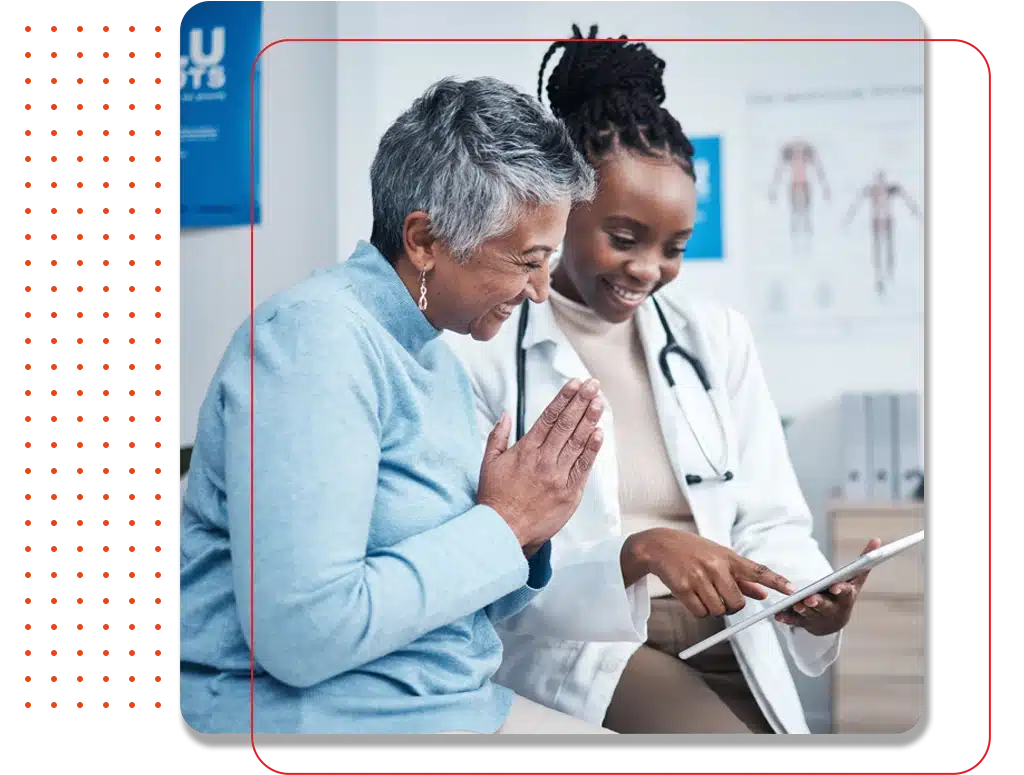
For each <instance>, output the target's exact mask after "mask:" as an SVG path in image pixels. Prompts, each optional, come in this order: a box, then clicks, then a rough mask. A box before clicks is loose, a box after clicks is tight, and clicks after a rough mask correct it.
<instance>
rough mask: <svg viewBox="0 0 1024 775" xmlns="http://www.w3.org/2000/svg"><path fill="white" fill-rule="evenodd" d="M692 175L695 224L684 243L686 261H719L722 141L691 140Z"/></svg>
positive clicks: (720, 257)
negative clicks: (693, 173)
mask: <svg viewBox="0 0 1024 775" xmlns="http://www.w3.org/2000/svg"><path fill="white" fill-rule="evenodd" d="M690 139H691V142H692V143H693V149H694V154H693V171H694V172H695V173H696V176H697V221H696V223H695V224H694V227H693V236H692V237H690V239H689V241H688V242H687V243H686V259H685V260H687V261H691V260H693V259H698V260H700V259H712V260H721V259H722V258H724V257H725V255H724V251H723V247H722V242H723V240H722V154H721V151H722V149H721V138H718V137H694V138H690Z"/></svg>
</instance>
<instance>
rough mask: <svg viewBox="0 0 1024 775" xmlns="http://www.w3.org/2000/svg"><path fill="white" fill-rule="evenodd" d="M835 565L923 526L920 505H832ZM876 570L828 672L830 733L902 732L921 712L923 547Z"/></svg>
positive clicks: (923, 636)
mask: <svg viewBox="0 0 1024 775" xmlns="http://www.w3.org/2000/svg"><path fill="white" fill-rule="evenodd" d="M829 527H830V530H831V536H832V563H833V565H834V566H835V567H839V566H841V565H845V564H846V563H847V562H849V561H850V560H853V559H854V558H856V557H857V555H859V554H860V553H861V552H862V551H863V549H864V545H865V544H866V543H867V542H868V540H869V539H870V538H873V537H877V538H880V539H882V542H883V543H888V542H889V541H892V540H895V539H897V538H901V537H903V536H905V535H909V534H910V533H915V532H917V531H918V530H923V529H924V504H923V503H893V504H877V503H866V504H859V503H849V502H836V503H833V504H832V505H831V507H830V508H829ZM926 544H927V542H925V543H923V544H919V545H918V546H915V547H914V548H913V549H910V550H908V551H907V552H905V553H904V554H901V555H900V556H898V557H895V558H893V559H892V560H889V561H888V562H886V563H884V564H882V565H880V566H878V567H877V568H875V569H874V570H873V571H871V575H870V576H869V577H868V580H867V583H866V584H865V585H864V587H863V589H862V590H861V593H860V596H859V598H858V600H857V604H856V606H855V607H854V613H853V616H852V618H851V619H850V623H849V624H848V625H847V626H846V629H845V630H844V631H843V642H842V650H841V651H840V654H839V659H838V660H837V661H836V664H835V665H834V667H833V670H832V731H833V732H835V733H839V734H863V733H876V734H877V733H892V734H898V733H900V732H906V731H907V730H909V729H911V728H913V727H914V725H915V724H916V723H917V722H918V720H919V719H920V718H921V717H922V716H923V715H924V711H925V663H926V660H925V642H926V639H927V630H926V627H925V551H926V549H925V547H926Z"/></svg>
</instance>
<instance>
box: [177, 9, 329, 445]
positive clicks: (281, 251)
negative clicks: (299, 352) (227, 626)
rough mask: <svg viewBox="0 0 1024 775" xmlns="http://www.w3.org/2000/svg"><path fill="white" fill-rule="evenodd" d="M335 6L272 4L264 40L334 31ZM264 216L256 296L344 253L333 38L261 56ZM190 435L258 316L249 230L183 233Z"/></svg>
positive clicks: (185, 439) (185, 425)
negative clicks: (232, 344) (224, 358)
mask: <svg viewBox="0 0 1024 775" xmlns="http://www.w3.org/2000/svg"><path fill="white" fill-rule="evenodd" d="M336 25H337V6H336V5H335V4H334V3H318V2H296V3H282V2H270V3H264V10H263V40H264V42H265V43H266V42H269V41H272V40H276V39H279V38H283V37H323V36H328V37H329V36H331V35H332V34H333V32H334V29H335V27H336ZM260 66H261V68H262V71H261V72H262V84H261V85H262V90H261V99H262V106H261V108H262V109H261V115H262V132H263V137H262V147H261V148H260V165H261V187H262V216H263V222H262V223H261V224H260V225H259V226H257V227H256V234H255V254H254V255H255V272H254V277H255V294H256V303H257V304H259V303H260V301H261V300H263V299H265V298H266V297H267V296H270V295H271V294H273V293H274V292H275V291H277V290H279V289H281V288H283V287H286V286H288V285H291V284H292V283H294V282H295V281H297V280H299V279H302V278H303V277H305V276H306V275H308V274H309V273H310V271H311V270H312V269H314V268H316V267H318V266H325V265H327V264H330V263H332V262H333V261H335V260H336V254H337V231H336V228H335V219H336V217H337V211H338V207H337V201H338V185H337V161H336V152H337V147H338V146H337V142H336V102H337V84H338V69H337V64H336V50H335V48H334V46H333V45H331V44H312V43H282V44H280V45H277V46H275V47H274V48H272V49H270V50H269V51H268V52H267V53H266V54H264V55H263V58H262V59H261V60H260ZM181 300H182V302H181V306H182V310H181V373H182V378H181V438H182V444H187V443H190V442H191V441H192V440H193V439H194V438H195V430H196V419H197V416H198V413H199V406H200V404H201V403H202V400H203V397H204V396H205V394H206V389H207V386H208V384H209V381H210V378H211V377H212V376H213V373H214V371H215V370H216V368H217V364H218V363H219V362H220V357H221V355H222V354H223V352H224V348H225V347H226V345H227V343H228V341H229V340H230V338H231V335H232V334H233V333H234V331H235V329H236V328H238V326H239V325H240V324H241V323H242V321H243V320H245V318H246V316H247V315H248V314H249V227H248V226H240V227H233V228H224V229H194V230H183V231H182V234H181Z"/></svg>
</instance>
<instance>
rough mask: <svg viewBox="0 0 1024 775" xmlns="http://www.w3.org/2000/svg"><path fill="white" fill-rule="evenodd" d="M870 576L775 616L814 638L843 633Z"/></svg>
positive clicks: (876, 543) (874, 544)
mask: <svg viewBox="0 0 1024 775" xmlns="http://www.w3.org/2000/svg"><path fill="white" fill-rule="evenodd" d="M881 545H882V542H881V541H880V540H879V539H877V538H872V539H871V540H870V541H868V543H867V546H865V547H864V551H863V552H861V556H862V557H863V556H864V555H866V554H868V553H869V552H873V551H874V550H875V549H878V548H879V547H881ZM868 573H870V571H867V570H866V571H864V572H863V573H859V574H858V575H856V576H854V577H853V578H852V579H850V580H849V581H841V582H838V583H835V584H833V585H832V586H830V587H829V588H828V591H827V593H826V592H819V593H816V594H813V595H811V596H810V597H807V598H804V599H803V600H802V601H801V602H799V603H797V604H796V605H795V606H793V607H792V608H789V609H787V610H786V611H783V612H782V613H779V614H776V615H775V620H776V621H777V622H781V623H782V624H788V625H790V626H791V627H802V628H803V629H805V630H807V631H808V632H809V633H811V635H829V634H830V633H833V632H838V631H839V630H841V629H843V627H845V626H846V625H847V623H848V622H849V621H850V614H852V613H853V604H854V603H855V602H856V601H857V595H858V593H859V592H860V590H861V587H863V586H864V582H865V581H867V578H868Z"/></svg>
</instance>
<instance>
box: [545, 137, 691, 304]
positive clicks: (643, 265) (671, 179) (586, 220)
mask: <svg viewBox="0 0 1024 775" xmlns="http://www.w3.org/2000/svg"><path fill="white" fill-rule="evenodd" d="M597 169H598V174H599V179H600V183H599V185H598V192H597V196H596V198H595V199H594V201H593V202H592V203H591V204H589V205H581V206H580V207H578V208H577V209H576V210H574V211H573V213H572V215H571V216H570V217H569V222H568V226H567V231H566V236H565V246H564V250H563V253H562V257H561V259H560V261H559V263H558V266H557V267H556V269H555V271H554V274H553V276H552V278H551V283H552V286H553V287H554V288H555V290H557V291H558V292H559V293H561V294H562V295H564V296H567V297H568V298H570V299H572V300H574V301H577V302H580V303H582V304H585V305H587V306H588V307H590V308H591V309H592V310H594V312H596V313H597V314H598V315H599V316H600V317H602V318H604V319H605V320H607V321H609V322H613V323H621V322H624V321H626V320H628V319H629V318H630V317H632V315H633V313H634V312H636V309H637V307H639V306H640V305H641V304H642V303H643V301H644V300H645V299H646V298H647V297H648V296H649V295H650V294H651V293H653V292H654V291H655V290H657V289H658V288H660V287H662V286H663V285H665V284H666V283H669V282H671V281H672V280H674V279H675V278H676V276H677V275H678V274H679V268H680V264H681V263H682V255H683V249H684V248H685V246H686V241H687V240H688V239H689V237H690V235H691V234H692V233H693V225H694V220H695V218H696V211H697V191H696V186H695V184H694V181H693V179H692V178H691V177H690V176H689V175H688V174H687V173H686V172H684V171H683V169H682V167H681V166H680V165H679V163H678V161H676V160H675V159H673V158H670V157H667V156H664V157H663V156H656V157H650V156H645V155H642V154H639V153H634V152H630V151H627V150H623V149H618V150H616V151H614V152H612V153H610V154H609V155H608V156H606V157H605V158H604V159H602V161H601V162H600V164H598V165H597Z"/></svg>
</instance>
